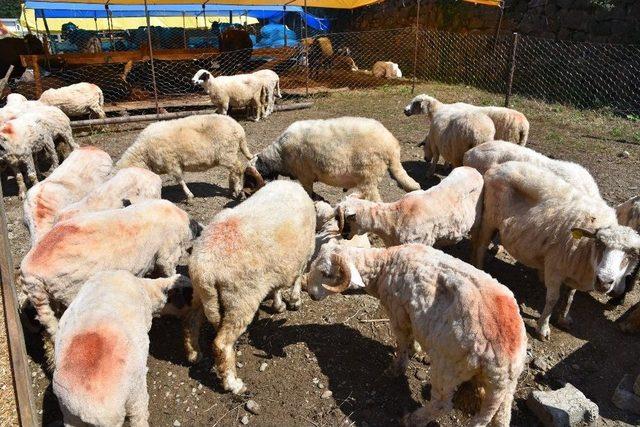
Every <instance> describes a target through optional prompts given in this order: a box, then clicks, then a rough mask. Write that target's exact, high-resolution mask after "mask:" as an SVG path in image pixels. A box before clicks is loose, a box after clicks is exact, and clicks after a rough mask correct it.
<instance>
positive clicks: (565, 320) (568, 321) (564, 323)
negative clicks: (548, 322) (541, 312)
mask: <svg viewBox="0 0 640 427" xmlns="http://www.w3.org/2000/svg"><path fill="white" fill-rule="evenodd" d="M572 325H573V319H572V318H571V316H565V317H561V318H559V319H558V326H559V327H560V328H562V329H570V328H571V326H572Z"/></svg>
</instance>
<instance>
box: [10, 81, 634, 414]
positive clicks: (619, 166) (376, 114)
mask: <svg viewBox="0 0 640 427" xmlns="http://www.w3.org/2000/svg"><path fill="white" fill-rule="evenodd" d="M421 92H429V93H431V94H434V95H435V96H437V97H439V98H440V99H442V100H444V101H448V102H452V101H467V102H473V103H477V104H500V103H501V102H502V101H501V98H500V97H499V96H496V95H492V94H489V93H487V92H482V91H479V90H476V89H473V88H469V87H464V86H446V85H438V84H425V85H421V86H419V87H418V88H417V93H421ZM410 98H411V94H410V90H409V88H407V87H400V86H396V87H385V88H381V89H378V90H375V91H355V92H348V93H336V94H333V95H332V96H330V97H323V98H317V99H316V103H315V105H314V107H313V108H311V109H306V110H298V111H289V112H281V113H276V114H274V115H273V116H271V117H270V118H269V119H268V120H267V121H264V122H260V123H250V122H245V121H242V125H243V126H245V129H246V131H247V134H248V139H249V142H250V148H251V150H252V151H253V152H256V151H258V150H259V149H261V148H262V147H264V146H266V145H267V144H269V143H270V142H271V141H272V140H273V139H274V138H275V137H276V136H277V135H278V134H279V133H280V132H282V130H284V129H285V128H286V126H288V125H289V124H290V123H292V122H293V121H295V120H300V119H307V118H325V117H335V116H341V115H360V116H366V117H372V118H376V119H378V120H380V121H382V122H383V123H384V124H385V125H386V126H387V127H388V128H389V129H390V130H391V131H392V132H393V133H394V134H395V135H396V136H397V137H398V138H399V140H400V141H401V143H402V149H403V163H404V165H405V168H406V169H407V170H408V171H409V173H410V174H411V175H412V176H413V177H414V178H416V179H417V180H418V181H420V182H421V184H422V186H423V188H427V187H429V186H431V185H434V184H436V183H437V182H438V181H439V179H438V178H435V179H431V180H429V181H425V180H424V179H423V176H424V171H425V167H424V166H425V164H424V162H423V160H422V153H421V149H419V148H418V147H416V144H417V143H418V142H419V141H421V140H422V138H423V137H424V135H425V133H426V125H425V124H424V119H423V118H420V117H411V118H407V117H405V116H404V115H403V114H402V108H403V107H404V105H406V103H407V102H408V101H409V99H410ZM514 107H515V108H518V109H520V110H521V111H523V112H524V113H525V114H526V115H527V116H528V117H529V119H530V121H531V125H532V129H531V135H530V144H529V145H530V146H531V147H532V148H535V149H537V150H539V151H541V152H543V153H544V154H547V155H550V156H553V157H556V158H562V159H567V160H573V161H577V162H579V163H581V164H583V165H584V166H586V167H587V168H588V169H589V170H590V171H591V172H592V173H593V175H594V176H595V178H596V180H597V181H598V183H599V184H600V185H601V189H602V193H603V195H604V197H605V198H606V199H607V200H608V201H609V202H611V203H617V202H620V201H622V200H625V199H626V198H628V197H630V196H632V195H634V194H637V193H638V188H639V186H640V180H639V178H638V172H639V171H640V145H639V144H640V125H639V124H638V123H637V122H633V121H631V120H626V119H622V118H616V117H613V116H611V115H609V114H607V113H606V112H597V113H596V112H580V111H576V110H572V109H569V108H565V107H562V106H556V105H553V106H551V105H547V104H541V103H537V102H532V101H527V100H523V99H518V98H516V99H515V100H514ZM138 129H139V126H138ZM137 133H138V130H133V129H132V128H131V127H129V128H126V129H125V128H121V129H120V130H119V131H114V132H109V133H103V132H102V133H96V134H93V135H90V136H84V137H79V138H78V140H79V142H80V143H81V144H95V145H97V146H99V147H101V148H103V149H105V150H107V151H108V152H109V153H110V154H111V155H112V157H113V158H114V159H117V158H118V157H119V156H120V155H121V153H122V152H123V151H124V150H125V148H126V147H127V146H129V144H131V142H132V141H133V140H134V138H135V137H136V135H137ZM623 151H626V152H627V153H625V154H624V155H622V154H621V153H622V152H623ZM626 154H628V156H627V155H626ZM619 155H621V156H619ZM187 182H188V185H189V187H190V188H191V190H192V191H193V193H194V194H195V195H196V199H195V201H194V202H193V203H191V204H188V205H187V204H185V203H184V199H183V194H182V192H181V190H180V188H179V186H177V185H176V183H175V182H172V181H171V180H170V179H168V178H166V177H165V187H164V189H163V197H164V198H166V199H169V200H171V201H173V202H175V203H177V204H178V205H179V206H180V207H182V208H183V209H185V210H186V211H187V212H189V214H190V215H192V216H193V217H194V218H196V219H197V220H198V221H201V222H204V223H207V222H208V221H209V220H210V219H211V218H212V217H213V216H214V215H215V214H216V212H218V211H219V210H220V209H222V208H223V207H225V206H230V205H234V204H235V202H234V201H232V200H231V199H230V198H229V193H228V190H227V188H226V182H227V176H226V173H224V172H223V171H222V170H217V169H216V170H212V171H209V172H206V173H193V174H188V175H187ZM3 185H4V186H5V187H4V188H5V194H6V195H8V197H6V198H5V203H6V205H7V211H8V212H7V213H8V217H9V223H10V228H11V236H10V237H11V239H12V240H11V241H12V249H13V255H14V259H15V260H16V263H17V261H19V260H20V259H22V257H23V256H24V254H25V253H26V251H27V250H28V237H27V231H26V229H25V228H24V227H23V226H22V224H21V217H22V209H21V204H20V203H19V201H18V199H17V197H16V191H15V186H14V185H13V181H12V180H10V181H8V182H4V183H3ZM316 185H317V187H316V190H317V192H319V193H320V194H321V195H322V196H324V197H325V198H327V199H328V200H330V201H331V202H336V201H337V200H339V199H340V198H341V197H342V192H341V190H338V189H334V188H328V187H325V186H321V185H318V184H316ZM381 193H382V194H383V197H384V198H385V200H387V201H391V200H394V199H397V198H398V197H400V196H401V195H402V191H401V190H400V189H398V188H397V187H396V186H395V184H394V183H393V181H391V180H390V179H388V180H385V181H384V182H383V184H382V188H381ZM449 252H450V253H452V254H454V255H456V256H459V257H461V258H462V259H465V260H467V259H468V252H469V246H468V243H467V242H463V243H461V244H460V245H458V246H456V247H454V248H451V249H450V250H449ZM487 270H488V271H489V273H491V274H492V275H493V276H495V277H496V278H497V279H498V280H500V282H502V283H503V284H505V285H506V286H508V287H509V288H510V289H512V290H513V291H514V293H515V295H516V297H517V299H518V301H519V302H520V303H521V310H522V315H523V317H524V319H525V321H526V322H527V324H528V328H529V331H530V332H531V325H532V324H533V321H534V320H535V319H536V318H537V316H538V314H539V310H541V308H542V306H543V303H544V287H543V286H542V285H541V284H540V283H539V282H538V280H537V278H536V277H537V276H536V274H535V272H533V271H531V270H529V269H527V268H524V267H523V266H521V265H518V264H516V263H514V262H513V260H512V259H510V258H509V256H508V255H507V254H505V253H503V252H502V251H500V252H499V253H498V257H497V258H495V259H492V260H490V261H488V262H487ZM639 299H640V293H639V292H638V291H636V292H635V293H633V294H631V295H629V296H628V297H627V301H626V303H625V304H624V305H623V306H622V307H615V308H614V307H609V306H607V305H606V304H605V302H606V297H603V296H601V295H595V294H594V295H590V294H580V295H577V296H576V299H575V302H574V306H573V310H572V315H573V318H574V326H573V327H572V329H571V330H569V331H562V330H559V329H557V328H553V330H552V339H551V341H550V342H544V343H543V342H541V341H538V340H537V339H536V338H534V337H533V336H530V340H529V342H530V354H531V356H532V357H533V358H540V359H542V360H544V361H545V362H546V363H547V364H548V369H547V370H545V371H544V372H543V371H540V370H537V369H534V368H532V367H531V368H528V369H527V370H526V372H525V373H524V374H523V376H522V378H521V382H520V386H519V388H518V390H517V400H516V405H514V417H513V425H520V426H524V425H536V424H537V421H536V419H535V418H534V416H533V415H532V414H531V413H530V412H529V411H528V409H527V408H526V405H525V401H524V400H525V398H526V396H527V395H528V393H529V392H530V391H531V390H532V389H554V388H557V387H559V386H561V385H562V384H563V383H565V382H570V383H572V384H573V385H575V386H576V387H578V388H579V389H580V390H581V391H582V392H584V393H585V394H586V396H587V397H588V398H590V399H592V400H593V401H595V402H596V403H597V404H598V405H599V407H600V413H601V415H602V417H603V419H602V425H624V424H631V425H634V424H635V425H637V424H640V418H639V417H634V416H631V415H629V414H625V413H624V412H622V411H620V410H618V409H617V408H615V407H614V406H613V405H612V404H611V401H610V398H611V395H612V393H613V391H614V389H615V387H616V384H617V383H618V381H619V380H620V379H621V377H622V376H623V375H624V374H625V373H631V374H634V375H636V374H638V373H640V360H639V359H638V354H640V339H638V337H633V336H628V335H624V334H622V333H621V332H620V331H619V329H618V328H617V326H616V324H615V322H616V320H617V319H618V318H619V317H620V316H621V315H623V313H625V312H626V311H627V310H628V309H629V308H630V307H631V306H632V305H633V304H635V303H637V302H638V300H639ZM384 317H385V316H384V314H383V312H382V310H381V309H380V308H379V306H378V302H377V300H375V299H373V298H372V297H369V296H366V295H355V294H351V295H345V296H335V297H333V298H329V299H327V300H325V301H323V302H312V301H310V300H309V299H308V298H307V297H306V296H305V300H304V305H303V307H302V309H301V310H300V311H288V312H286V313H284V314H273V312H272V311H271V310H270V308H269V303H265V304H264V307H263V308H262V309H261V310H260V311H259V312H258V314H257V315H256V319H255V320H254V322H253V324H252V325H251V326H250V327H249V330H248V331H247V333H246V334H244V335H243V336H242V337H241V339H240V340H239V342H238V345H237V351H238V355H239V357H238V361H239V365H238V366H239V367H240V368H239V375H240V376H241V377H242V378H243V379H244V380H245V382H246V384H247V387H248V390H249V391H248V393H247V395H245V396H240V397H238V396H232V395H230V394H225V393H222V392H221V388H220V385H219V383H218V380H217V378H216V376H215V374H214V373H212V372H211V366H212V359H211V352H210V350H209V351H207V352H206V353H207V355H206V356H207V357H206V358H205V360H204V361H203V362H202V363H200V364H199V365H197V366H189V365H188V363H187V362H186V360H185V357H184V354H183V350H182V336H181V330H180V326H179V322H178V321H177V320H176V319H173V318H161V319H156V320H155V321H154V323H153V328H152V330H151V348H150V357H149V373H148V377H147V382H148V386H149V393H150V395H151V401H150V412H151V419H150V422H151V424H152V425H157V426H170V425H178V424H177V423H175V421H178V422H179V423H180V424H181V425H183V426H187V425H188V426H191V425H210V426H217V425H220V426H222V425H229V426H231V425H238V424H239V422H240V420H241V418H242V417H243V416H244V415H247V414H248V413H247V411H246V410H245V408H244V403H245V402H246V401H247V400H248V399H254V400H255V401H256V402H258V403H259V405H260V406H261V413H260V414H259V415H252V414H248V415H249V424H254V425H313V426H328V425H339V424H344V425H347V424H355V425H363V426H366V425H370V426H373V425H379V426H386V425H396V424H398V420H399V419H400V418H401V417H402V416H403V415H404V414H406V413H407V412H408V411H410V410H413V409H415V408H417V407H418V406H419V405H421V404H423V403H424V402H425V400H427V399H428V396H429V386H428V384H429V366H428V365H426V364H423V363H422V362H419V361H412V362H411V365H410V367H409V369H408V370H407V374H406V376H402V377H400V378H396V379H393V378H388V377H385V376H384V375H382V372H383V370H384V369H385V367H386V365H387V364H388V363H389V362H390V361H391V358H392V354H393V343H394V339H393V336H392V335H391V333H390V330H389V326H388V323H386V322H382V321H381V322H362V320H368V319H369V320H370V319H380V318H384ZM212 338H213V331H212V330H211V328H207V329H206V330H205V332H204V333H203V335H202V337H201V340H202V341H201V342H202V344H203V345H204V346H205V347H203V348H209V349H210V343H211V341H212ZM26 339H27V344H28V351H29V355H30V357H31V361H30V365H31V369H32V376H33V379H34V392H35V394H36V400H37V403H38V406H39V408H38V409H39V410H40V411H41V415H42V419H43V424H44V425H49V424H51V423H53V425H56V424H58V422H59V420H60V418H61V415H60V412H59V410H58V408H57V404H56V400H55V397H54V395H53V394H52V391H51V387H50V380H49V377H48V376H47V375H46V374H45V373H44V372H43V370H42V363H43V358H42V351H41V342H40V340H39V338H38V336H37V335H31V334H30V335H27V337H26ZM0 344H2V343H0ZM2 357H4V355H3V354H0V359H1V358H2ZM5 358H6V357H5ZM263 363H266V369H264V370H263V371H261V370H260V369H259V367H260V365H261V364H263ZM1 369H2V366H0V371H1ZM419 371H421V372H425V373H426V374H427V375H426V379H423V380H420V379H418V376H420V377H422V375H418V376H417V375H416V374H417V373H418V372H419ZM423 378H424V377H423ZM327 390H331V391H332V395H331V396H330V397H328V398H324V399H323V398H322V397H321V396H322V394H323V393H324V392H325V391H327ZM466 419H468V415H467V414H466V413H465V412H464V411H462V410H460V409H456V410H454V411H453V412H451V413H450V414H449V415H448V416H446V417H443V418H442V419H441V420H440V424H441V425H443V426H456V425H460V424H461V423H462V422H463V421H464V420H466ZM6 421H7V420H2V421H0V424H2V425H4V424H6Z"/></svg>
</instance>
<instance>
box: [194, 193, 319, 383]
mask: <svg viewBox="0 0 640 427" xmlns="http://www.w3.org/2000/svg"><path fill="white" fill-rule="evenodd" d="M315 215H316V214H315V209H314V207H313V202H312V201H311V199H310V198H309V196H307V194H306V193H305V192H304V190H303V188H302V187H301V186H300V185H299V184H297V183H295V182H292V181H276V182H272V183H269V184H267V185H266V186H265V187H264V188H262V189H260V190H259V191H258V192H256V193H255V194H254V195H253V196H252V197H251V198H250V199H247V200H246V201H244V202H242V203H241V204H239V205H238V206H236V207H235V208H233V209H225V210H223V211H222V212H220V213H218V214H217V215H216V216H215V217H214V218H213V220H212V221H211V223H210V224H209V225H208V226H207V227H206V228H205V229H204V231H203V232H202V236H201V237H200V238H199V239H198V240H196V242H195V243H194V245H193V251H192V254H191V258H190V259H189V276H190V277H191V280H192V281H193V302H192V312H191V315H190V316H189V319H188V321H187V322H186V325H185V326H186V327H185V349H186V352H187V358H188V359H189V361H191V362H195V361H197V360H198V359H199V358H200V348H199V345H198V336H199V330H200V326H201V323H202V320H203V319H202V313H203V311H204V314H205V315H206V317H207V319H208V320H209V321H210V322H211V324H212V325H213V327H214V328H215V329H216V330H217V335H216V338H215V340H214V343H213V351H214V356H215V364H216V368H217V372H218V375H219V377H220V379H221V380H222V385H223V387H224V389H225V390H228V391H232V392H233V393H236V394H238V393H241V392H242V391H243V390H244V389H245V387H244V383H243V382H242V380H241V379H240V378H238V376H237V374H236V356H235V354H236V353H235V349H234V345H235V342H236V340H237V339H238V337H240V335H241V334H242V333H243V332H244V331H245V329H246V328H247V326H248V325H249V323H251V321H252V320H253V317H254V315H255V313H256V311H257V310H258V307H259V305H260V303H261V302H262V300H264V299H265V298H266V297H267V296H268V295H270V294H271V295H273V297H274V301H273V307H274V309H275V310H276V311H283V310H284V309H285V305H284V304H283V302H282V300H280V299H279V293H278V292H276V291H278V290H279V289H282V288H287V287H290V286H294V292H293V293H292V304H293V305H294V306H295V307H299V306H300V295H299V289H300V280H301V276H302V273H303V272H304V270H305V269H306V267H307V263H308V262H309V260H310V258H311V255H312V254H313V249H314V235H315V226H316V224H315V223H316V218H315Z"/></svg>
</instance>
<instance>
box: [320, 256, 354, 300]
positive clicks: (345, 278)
mask: <svg viewBox="0 0 640 427" xmlns="http://www.w3.org/2000/svg"><path fill="white" fill-rule="evenodd" d="M331 263H333V264H335V265H337V266H338V267H339V268H340V276H341V277H342V279H341V280H340V282H338V283H337V284H336V285H334V286H330V285H325V284H324V283H323V284H322V287H323V288H325V289H326V290H328V291H329V292H334V293H340V292H344V291H346V290H347V289H349V284H350V283H351V270H350V269H349V265H348V264H347V260H346V259H344V257H342V256H340V255H338V254H333V255H331Z"/></svg>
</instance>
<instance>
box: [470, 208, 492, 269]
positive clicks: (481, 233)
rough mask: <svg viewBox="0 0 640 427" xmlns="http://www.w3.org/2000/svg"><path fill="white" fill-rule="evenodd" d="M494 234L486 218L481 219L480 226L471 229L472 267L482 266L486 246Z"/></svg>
mask: <svg viewBox="0 0 640 427" xmlns="http://www.w3.org/2000/svg"><path fill="white" fill-rule="evenodd" d="M495 234H496V230H495V229H494V228H493V227H492V226H491V225H490V224H489V223H488V221H486V220H482V221H481V223H480V226H479V227H476V228H475V229H474V230H472V236H471V262H472V263H473V266H474V267H476V268H478V269H480V270H482V268H483V267H484V260H485V257H486V255H487V248H488V247H489V243H491V240H493V237H494V236H495Z"/></svg>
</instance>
